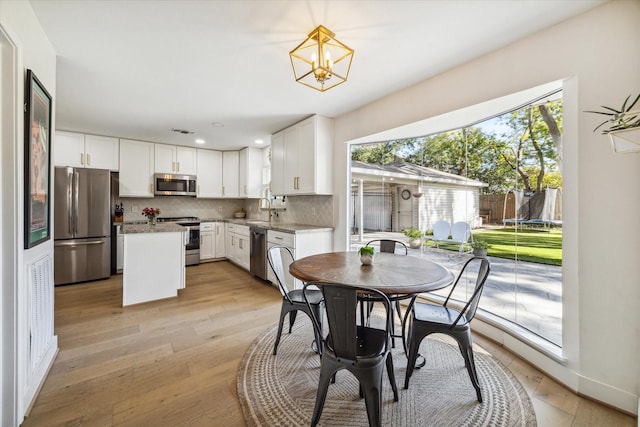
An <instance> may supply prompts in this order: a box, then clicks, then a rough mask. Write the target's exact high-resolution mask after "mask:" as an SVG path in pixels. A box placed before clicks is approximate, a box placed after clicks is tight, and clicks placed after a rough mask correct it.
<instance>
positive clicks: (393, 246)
mask: <svg viewBox="0 0 640 427" xmlns="http://www.w3.org/2000/svg"><path fill="white" fill-rule="evenodd" d="M376 242H379V244H380V252H387V253H391V254H395V253H396V252H397V251H400V254H403V255H407V254H408V253H409V250H408V249H407V245H405V244H404V243H403V242H401V241H399V240H390V239H374V240H370V241H369V242H367V246H371V244H372V243H376Z"/></svg>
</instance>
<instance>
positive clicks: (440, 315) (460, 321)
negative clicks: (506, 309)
mask: <svg viewBox="0 0 640 427" xmlns="http://www.w3.org/2000/svg"><path fill="white" fill-rule="evenodd" d="M470 266H474V267H473V268H474V269H475V266H477V277H476V280H475V287H474V291H473V293H472V294H471V297H470V298H469V299H468V300H467V302H466V304H465V305H464V307H463V308H462V310H457V309H455V308H451V307H448V306H447V304H448V303H449V301H450V299H451V295H452V294H453V292H454V290H455V289H456V286H457V285H458V283H459V282H460V279H461V278H462V277H465V275H466V274H467V268H470ZM490 270H491V265H490V264H489V261H488V260H487V259H486V258H484V257H473V258H471V259H470V260H468V261H467V262H466V263H465V264H464V266H463V267H462V270H461V271H460V274H459V275H458V277H457V279H456V281H455V283H454V284H453V287H452V288H451V291H450V292H449V295H448V296H447V299H446V300H445V301H444V303H443V304H442V305H434V304H426V303H421V302H415V299H414V300H412V301H411V303H410V304H409V307H408V308H407V312H406V314H405V320H404V322H403V326H402V333H403V335H405V332H406V334H407V335H406V342H407V343H408V349H407V359H408V360H407V372H406V376H405V379H404V388H409V378H410V377H411V375H412V374H413V370H414V368H415V365H416V359H417V357H418V348H419V347H420V343H421V342H422V340H423V339H424V338H425V337H427V336H428V335H430V334H437V333H440V334H446V335H449V336H451V337H453V338H455V339H456V341H457V342H458V347H460V352H461V353H462V357H463V358H464V364H465V366H466V367H467V371H468V372H469V377H470V378H471V383H472V384H473V387H474V388H475V389H476V396H477V398H478V402H482V394H481V392H480V384H479V383H478V373H477V372H476V365H475V362H474V359H473V347H472V340H471V328H470V326H469V323H470V322H471V320H473V317H474V316H475V314H476V310H477V308H478V303H479V302H480V296H481V295H482V289H483V288H484V284H485V282H486V280H487V276H489V271H490ZM407 328H408V330H407Z"/></svg>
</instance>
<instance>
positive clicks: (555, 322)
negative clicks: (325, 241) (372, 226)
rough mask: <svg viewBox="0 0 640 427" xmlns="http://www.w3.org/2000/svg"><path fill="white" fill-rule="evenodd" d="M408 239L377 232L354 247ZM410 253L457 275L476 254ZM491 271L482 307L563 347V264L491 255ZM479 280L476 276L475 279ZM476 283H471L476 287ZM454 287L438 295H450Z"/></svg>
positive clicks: (461, 291) (460, 295) (429, 250)
mask: <svg viewBox="0 0 640 427" xmlns="http://www.w3.org/2000/svg"><path fill="white" fill-rule="evenodd" d="M380 238H386V239H395V240H400V241H403V242H404V241H406V240H407V239H406V237H405V236H404V235H403V234H402V233H387V232H376V233H367V234H365V235H364V239H363V242H358V236H352V237H351V249H352V250H357V249H358V248H359V247H361V246H363V245H364V244H365V243H366V242H368V241H369V240H373V239H380ZM409 256H415V257H419V258H426V259H429V260H431V261H435V262H437V263H440V264H442V265H444V266H445V267H447V268H448V269H450V270H451V272H452V273H453V274H454V275H456V277H457V275H458V274H459V272H460V269H461V268H462V266H463V265H464V263H465V262H466V260H468V259H469V258H470V257H471V256H472V255H471V254H458V252H454V251H449V250H445V249H436V248H432V247H423V248H422V249H409ZM488 258H489V261H491V273H490V274H489V277H488V279H487V283H486V284H485V289H484V291H483V294H482V299H481V300H480V309H481V310H484V311H488V312H491V313H493V314H494V315H497V316H499V317H501V318H503V319H506V320H508V321H511V322H514V323H517V324H519V325H520V326H522V327H524V328H525V329H527V330H529V331H531V332H532V333H534V334H536V335H539V336H541V337H542V338H544V339H546V340H548V341H550V342H552V343H553V344H555V345H558V346H562V267H558V266H552V265H544V264H536V263H531V262H524V261H514V260H509V259H503V258H495V257H488ZM473 280H475V277H474V278H473ZM472 286H473V283H471V284H470V285H469V288H471V289H472ZM458 288H459V292H458V291H457V292H456V297H457V298H458V299H466V295H465V289H463V288H464V287H461V286H458ZM449 290H450V288H445V289H443V290H440V291H438V292H435V294H437V295H444V296H446V295H447V294H448V292H449Z"/></svg>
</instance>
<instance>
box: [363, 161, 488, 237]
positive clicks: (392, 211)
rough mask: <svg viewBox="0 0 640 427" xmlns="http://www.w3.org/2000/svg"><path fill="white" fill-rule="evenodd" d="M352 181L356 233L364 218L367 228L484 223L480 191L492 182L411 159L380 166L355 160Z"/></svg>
mask: <svg viewBox="0 0 640 427" xmlns="http://www.w3.org/2000/svg"><path fill="white" fill-rule="evenodd" d="M351 179H352V182H351V203H352V206H353V210H352V212H354V215H353V218H352V219H351V220H352V231H353V232H355V231H356V230H358V229H359V226H360V223H361V222H362V224H364V230H368V231H402V230H403V229H405V228H410V227H416V228H418V229H419V230H422V231H426V230H428V229H430V228H431V226H432V225H433V223H435V222H436V221H439V220H446V221H449V222H450V223H454V222H456V221H466V222H468V223H469V224H471V226H472V227H476V226H479V225H480V221H479V214H480V208H479V206H480V204H479V193H480V188H482V187H486V186H487V184H485V183H483V182H480V181H476V180H473V179H469V178H465V177H463V176H459V175H454V174H451V173H447V172H441V171H439V170H436V169H432V168H428V167H424V166H418V165H414V164H411V163H406V162H395V163H389V164H386V165H378V164H372V163H364V162H359V161H355V160H352V161H351ZM361 182H362V187H361V186H360V183H361ZM360 188H362V193H360ZM360 197H362V206H363V209H362V212H363V214H362V219H361V218H360Z"/></svg>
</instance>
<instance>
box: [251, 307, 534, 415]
mask: <svg viewBox="0 0 640 427" xmlns="http://www.w3.org/2000/svg"><path fill="white" fill-rule="evenodd" d="M285 323H286V322H285ZM285 326H286V325H285ZM276 331H277V328H276V327H275V326H274V327H271V328H269V329H268V330H267V331H266V332H264V333H263V334H262V335H261V336H259V337H258V338H257V339H256V340H255V341H254V342H253V344H252V345H251V347H250V348H249V350H248V351H247V353H246V354H245V356H244V359H243V361H242V363H241V366H240V370H239V372H238V395H239V397H240V402H241V404H242V409H243V412H244V417H245V421H246V423H247V425H248V426H265V427H266V426H308V425H310V422H311V415H312V414H313V407H314V404H315V398H316V390H317V386H318V376H319V373H320V358H319V357H318V355H317V354H315V353H313V352H312V351H311V342H312V340H313V334H312V332H311V331H312V329H311V323H310V321H309V319H308V318H307V317H306V316H304V315H299V316H298V318H297V319H296V324H295V325H294V330H293V332H292V333H291V334H288V333H286V327H285V332H284V333H283V335H282V339H281V341H280V345H279V347H278V354H277V355H276V356H274V355H273V354H272V353H273V343H274V340H275V335H276ZM396 346H397V347H398V348H395V349H394V350H393V362H394V372H395V376H396V383H397V384H398V392H399V401H398V402H393V394H392V391H391V386H390V384H389V380H388V378H387V376H386V372H385V379H384V381H383V409H382V425H384V426H492V427H493V426H536V417H535V413H534V409H533V406H532V404H531V401H530V400H529V397H528V396H527V394H526V392H525V391H524V390H523V388H522V385H521V384H520V383H519V382H518V380H517V379H516V378H515V377H514V376H513V374H511V372H509V370H508V369H507V368H505V367H504V366H503V365H502V364H501V363H500V362H499V361H497V360H496V359H495V358H493V357H492V356H491V355H490V354H488V353H487V352H486V351H484V350H483V349H482V348H480V347H479V346H478V345H474V354H475V360H476V369H477V371H478V376H479V377H480V387H481V389H482V397H483V402H482V403H478V402H477V400H476V394H475V390H474V388H473V386H472V385H471V381H470V380H469V376H468V374H467V370H466V368H465V366H464V360H463V359H462V356H461V355H460V350H459V349H458V346H457V344H456V343H455V341H453V340H452V339H450V338H449V337H446V336H443V335H431V336H430V337H429V338H427V339H425V340H424V341H423V342H422V345H421V347H420V353H421V354H422V355H424V356H425V357H426V366H425V367H423V368H422V369H418V370H415V371H414V373H413V375H412V376H411V382H410V383H409V389H404V388H403V385H404V376H405V371H406V363H407V359H406V357H405V355H404V353H403V352H402V350H401V347H402V344H401V343H398V340H396ZM320 425H321V426H367V425H368V422H367V414H366V409H365V404H364V399H360V398H359V395H358V382H357V380H356V379H355V377H354V376H353V375H351V374H350V373H349V372H347V371H345V370H343V371H340V372H338V374H337V376H336V382H335V383H334V384H331V385H330V386H329V392H328V394H327V400H326V403H325V405H324V410H323V411H322V416H321V417H320Z"/></svg>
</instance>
